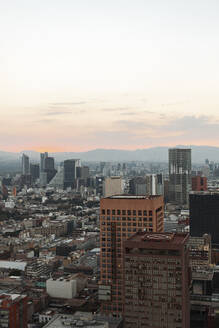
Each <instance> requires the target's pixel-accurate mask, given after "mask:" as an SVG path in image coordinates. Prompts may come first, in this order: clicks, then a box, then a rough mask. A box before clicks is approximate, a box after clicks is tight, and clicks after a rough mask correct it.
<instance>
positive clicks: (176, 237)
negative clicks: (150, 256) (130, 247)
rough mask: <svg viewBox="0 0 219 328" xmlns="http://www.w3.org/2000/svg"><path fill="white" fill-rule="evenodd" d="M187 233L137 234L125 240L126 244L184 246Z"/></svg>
mask: <svg viewBox="0 0 219 328" xmlns="http://www.w3.org/2000/svg"><path fill="white" fill-rule="evenodd" d="M188 236H189V235H188V234H187V233H167V232H166V233H165V232H160V233H159V232H137V233H136V234H135V235H133V236H131V237H130V238H128V239H127V242H144V243H146V242H150V243H161V242H162V243H168V244H171V245H180V244H184V242H185V240H186V239H187V238H188Z"/></svg>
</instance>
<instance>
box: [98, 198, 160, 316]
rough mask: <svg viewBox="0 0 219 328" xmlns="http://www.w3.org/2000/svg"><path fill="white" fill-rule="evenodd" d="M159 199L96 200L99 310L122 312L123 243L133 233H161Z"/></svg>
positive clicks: (119, 313) (114, 313)
mask: <svg viewBox="0 0 219 328" xmlns="http://www.w3.org/2000/svg"><path fill="white" fill-rule="evenodd" d="M163 226H164V202H163V197H162V196H150V197H146V196H122V195H121V196H112V197H109V198H102V199H101V201H100V285H99V299H100V300H101V311H102V312H104V313H108V314H112V315H114V316H119V315H121V314H122V312H123V292H122V283H123V276H122V275H123V261H122V256H123V244H122V243H123V241H124V240H126V239H127V238H128V237H130V236H131V235H132V234H134V233H136V232H137V231H148V232H163Z"/></svg>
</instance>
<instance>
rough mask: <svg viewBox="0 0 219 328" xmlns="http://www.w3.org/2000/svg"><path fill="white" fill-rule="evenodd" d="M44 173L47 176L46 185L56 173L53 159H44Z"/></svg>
mask: <svg viewBox="0 0 219 328" xmlns="http://www.w3.org/2000/svg"><path fill="white" fill-rule="evenodd" d="M44 165H45V168H44V172H46V174H47V183H49V182H50V181H51V180H52V179H53V178H54V176H55V175H56V173H57V170H55V161H54V158H53V157H46V158H45V161H44Z"/></svg>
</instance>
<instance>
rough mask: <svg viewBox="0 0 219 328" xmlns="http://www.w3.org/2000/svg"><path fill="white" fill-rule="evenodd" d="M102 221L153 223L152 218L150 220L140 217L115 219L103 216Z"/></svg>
mask: <svg viewBox="0 0 219 328" xmlns="http://www.w3.org/2000/svg"><path fill="white" fill-rule="evenodd" d="M101 220H107V221H121V220H122V221H150V222H152V220H153V219H152V217H149V218H139V217H137V218H136V217H122V218H121V217H115V216H112V217H110V216H107V217H105V216H101Z"/></svg>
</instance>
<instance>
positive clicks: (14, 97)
mask: <svg viewBox="0 0 219 328" xmlns="http://www.w3.org/2000/svg"><path fill="white" fill-rule="evenodd" d="M218 14H219V1H218V0H183V1H177V0H153V1H151V0H110V1H109V0H35V1H34V0H7V1H6V0H5V1H4V0H2V1H0V31H1V32H0V114H1V121H0V122H1V127H0V150H5V151H21V150H27V149H32V150H40V151H41V150H48V151H84V150H90V149H94V148H114V149H115V148H117V149H136V148H148V147H153V146H164V145H167V146H174V145H178V144H184V145H191V144H193V145H194V144H195V145H212V146H213V145H214V146H216V145H217V146H218V145H219V143H218V140H219V42H218V35H219V19H218Z"/></svg>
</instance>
